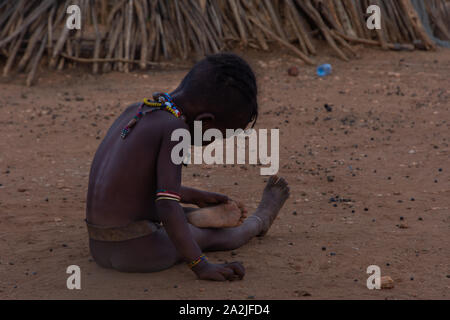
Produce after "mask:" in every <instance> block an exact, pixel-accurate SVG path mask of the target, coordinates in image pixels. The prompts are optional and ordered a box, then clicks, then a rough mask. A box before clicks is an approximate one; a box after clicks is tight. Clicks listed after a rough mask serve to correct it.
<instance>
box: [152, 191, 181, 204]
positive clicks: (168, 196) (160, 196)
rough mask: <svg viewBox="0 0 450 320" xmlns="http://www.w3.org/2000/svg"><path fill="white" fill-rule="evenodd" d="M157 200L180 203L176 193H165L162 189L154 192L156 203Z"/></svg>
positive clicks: (179, 197)
mask: <svg viewBox="0 0 450 320" xmlns="http://www.w3.org/2000/svg"><path fill="white" fill-rule="evenodd" d="M159 200H172V201H177V202H180V201H181V196H180V195H179V194H178V193H175V192H171V191H167V190H164V189H161V190H158V191H156V201H159Z"/></svg>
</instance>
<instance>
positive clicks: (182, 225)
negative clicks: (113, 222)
mask: <svg viewBox="0 0 450 320" xmlns="http://www.w3.org/2000/svg"><path fill="white" fill-rule="evenodd" d="M177 126H178V127H179V123H178V121H173V122H171V124H169V125H168V126H166V127H165V130H166V132H165V133H164V134H163V137H162V141H161V147H160V150H159V155H158V160H157V168H156V170H157V189H165V190H168V191H171V192H175V193H180V189H181V165H176V164H174V163H173V161H172V159H171V151H172V148H173V147H174V146H175V145H176V144H177V143H178V142H176V141H171V135H172V132H173V130H175V129H177ZM156 210H157V214H158V216H159V218H160V220H161V222H162V223H163V225H164V228H165V230H166V231H167V234H168V235H169V238H170V239H171V240H172V242H173V244H174V246H175V248H176V249H177V251H178V252H179V253H180V254H181V255H182V256H183V257H184V258H185V261H186V262H191V261H194V260H196V259H197V258H198V257H199V256H200V255H201V254H202V251H201V249H200V247H199V246H198V244H197V242H196V241H195V240H194V238H193V236H192V234H191V230H190V228H189V226H188V222H187V219H186V215H185V214H184V211H183V208H182V207H181V206H180V204H179V203H178V202H176V201H172V200H167V199H165V200H159V201H156ZM192 270H193V271H194V272H195V273H196V274H197V276H198V277H199V278H200V279H205V280H222V281H223V280H234V279H236V278H242V277H243V276H244V270H243V267H242V266H241V265H239V264H236V263H234V264H227V265H216V264H212V263H209V262H207V261H202V262H201V263H199V264H198V265H197V266H195V267H194V268H193V269H192Z"/></svg>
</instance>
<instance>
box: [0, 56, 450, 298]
mask: <svg viewBox="0 0 450 320" xmlns="http://www.w3.org/2000/svg"><path fill="white" fill-rule="evenodd" d="M358 50H359V51H360V53H361V55H362V59H359V60H353V61H351V62H350V63H345V62H342V61H340V60H337V59H335V58H333V57H329V56H327V53H322V55H321V56H319V57H318V58H317V61H318V62H330V63H331V64H332V65H333V68H334V70H333V74H332V75H331V76H328V77H326V78H323V79H321V78H318V77H317V76H316V75H315V70H314V68H313V67H309V66H304V65H303V64H301V63H300V62H299V61H298V60H297V59H295V58H294V57H293V56H292V55H290V54H288V53H286V52H279V51H277V52H272V53H269V54H258V53H252V52H248V53H246V54H244V56H245V57H246V58H247V59H248V60H249V61H250V62H251V64H252V65H253V67H254V68H255V71H256V73H257V77H258V81H259V87H260V96H259V101H260V118H259V121H258V123H257V126H256V128H268V129H270V128H279V129H280V162H281V164H280V172H279V174H280V175H281V176H283V177H285V178H286V179H287V180H288V182H289V183H290V186H291V194H292V195H291V198H290V199H289V200H288V201H287V203H286V205H285V207H284V208H283V209H282V212H281V213H280V215H279V218H277V220H276V221H275V223H274V225H273V226H272V229H271V230H270V231H269V233H268V235H267V236H266V237H265V238H263V239H253V240H252V241H251V242H250V243H249V244H247V245H246V246H244V247H242V248H240V249H238V250H235V251H233V252H217V253H210V254H209V257H210V260H212V261H213V262H220V261H235V260H238V261H242V262H243V263H244V265H245V267H246V270H247V275H246V277H245V279H244V280H243V281H238V282H233V283H213V282H205V281H198V280H196V279H195V276H194V274H193V273H192V272H191V271H189V270H188V268H187V267H186V266H185V265H178V266H175V267H173V268H172V269H170V270H166V271H163V272H159V273H154V274H124V273H119V272H116V271H112V270H106V269H102V268H100V267H98V266H97V265H96V264H95V262H93V261H92V259H91V257H90V254H89V249H88V239H87V232H86V227H85V224H84V221H83V219H84V214H85V204H86V203H85V196H86V191H87V183H88V173H89V168H90V163H91V160H92V158H93V155H94V153H95V151H96V148H97V146H98V144H99V143H100V141H101V139H102V137H103V136H104V134H105V132H106V130H107V129H108V128H109V126H110V125H111V123H112V122H113V121H114V119H115V117H117V116H118V115H119V114H120V113H121V111H122V110H123V109H124V108H125V107H126V106H127V105H128V104H130V103H132V102H136V101H140V100H141V99H142V98H143V97H146V96H150V95H151V93H152V92H153V91H158V90H171V89H174V88H175V87H176V86H177V84H178V82H179V81H180V79H181V78H182V77H183V75H184V74H185V73H186V71H187V69H185V68H178V69H176V68H175V69H171V70H165V71H163V70H156V71H150V72H145V73H143V72H136V73H130V74H121V73H110V74H106V75H100V76H93V75H91V74H89V73H86V72H83V71H82V70H81V69H80V68H75V69H73V70H70V71H66V72H63V73H57V72H54V73H51V72H48V71H45V70H42V71H41V73H40V78H39V80H38V84H37V85H36V86H34V87H32V88H27V87H25V86H24V82H25V81H24V76H21V75H19V76H15V77H14V78H13V79H2V80H0V125H1V126H0V136H1V139H0V298H2V299H5V298H10V299H20V298H25V299H47V298H49V299H56V298H63V299H85V298H88V299H91V298H95V299H119V298H121V299H180V298H187V299H191V298H192V299H348V298H350V299H449V298H450V290H449V289H450V249H449V246H450V209H449V208H450V183H449V182H450V166H449V163H450V161H449V159H450V157H449V150H450V148H449V143H450V128H449V126H450V110H449V107H450V103H449V97H450V92H449V84H450V78H449V73H450V54H449V53H450V51H449V50H444V49H440V50H438V51H437V52H413V53H410V52H383V51H379V50H368V49H363V48H359V49H358ZM291 66H298V67H299V71H300V74H299V76H298V77H291V76H289V75H288V74H287V69H288V68H289V67H291ZM325 104H328V106H329V107H331V109H330V108H328V111H327V109H326V108H325ZM265 179H266V177H263V176H260V175H259V168H258V167H257V166H251V165H245V166H241V165H236V166H231V165H228V166H226V167H224V166H222V165H218V166H194V165H192V166H189V167H188V168H187V169H185V170H184V173H183V180H184V183H185V184H186V185H190V186H195V187H199V188H206V189H208V190H214V191H217V192H222V193H226V194H228V195H229V196H231V197H235V198H239V199H241V200H243V201H244V202H245V203H247V205H248V207H249V208H252V209H253V208H256V206H257V203H258V201H259V198H260V194H261V191H262V189H263V187H264V180H265ZM69 265H78V266H80V268H81V277H82V289H81V290H68V289H67V288H66V279H67V277H68V276H69V275H68V274H66V268H67V267H68V266H69ZM369 265H378V266H379V267H380V268H381V274H382V276H384V275H387V276H390V277H391V278H393V279H394V281H395V288H393V289H391V290H368V289H367V287H366V280H367V278H368V276H369V275H368V274H367V273H366V269H367V267H368V266H369Z"/></svg>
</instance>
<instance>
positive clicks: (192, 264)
mask: <svg viewBox="0 0 450 320" xmlns="http://www.w3.org/2000/svg"><path fill="white" fill-rule="evenodd" d="M202 261H208V258H207V257H206V256H205V255H204V254H202V255H201V256H200V257H198V258H197V259H195V260H193V261H191V262H189V263H188V267H189V268H191V269H192V268H194V267H195V266H196V265H198V264H199V263H200V262H202Z"/></svg>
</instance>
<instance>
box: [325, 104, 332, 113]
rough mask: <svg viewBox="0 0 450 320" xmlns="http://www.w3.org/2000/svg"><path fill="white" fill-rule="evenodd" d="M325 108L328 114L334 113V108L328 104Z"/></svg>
mask: <svg viewBox="0 0 450 320" xmlns="http://www.w3.org/2000/svg"><path fill="white" fill-rule="evenodd" d="M323 107H324V108H325V110H327V112H331V111H333V108H332V107H331V106H330V105H329V104H328V103H325V105H324V106H323Z"/></svg>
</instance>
